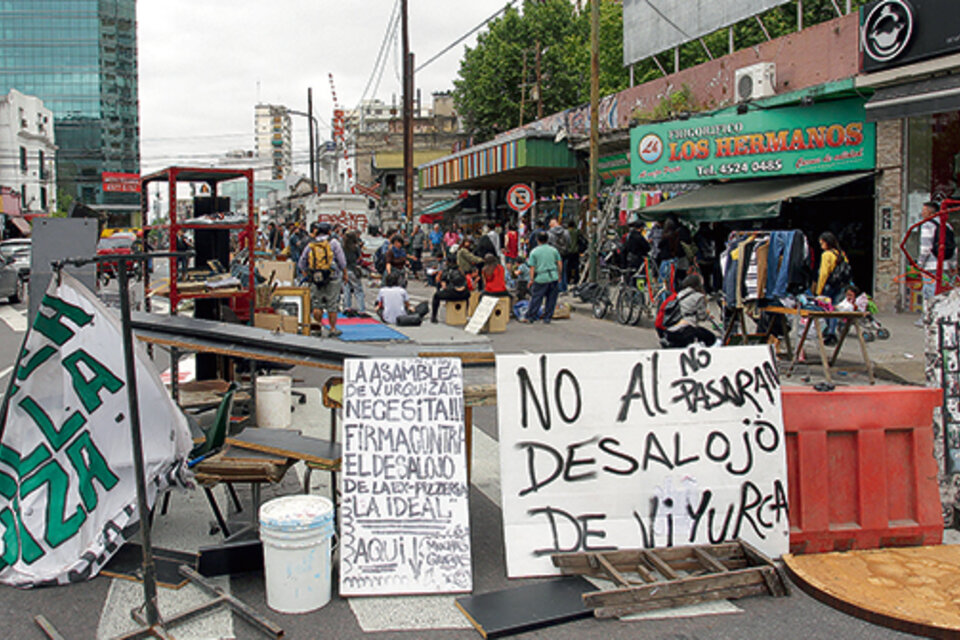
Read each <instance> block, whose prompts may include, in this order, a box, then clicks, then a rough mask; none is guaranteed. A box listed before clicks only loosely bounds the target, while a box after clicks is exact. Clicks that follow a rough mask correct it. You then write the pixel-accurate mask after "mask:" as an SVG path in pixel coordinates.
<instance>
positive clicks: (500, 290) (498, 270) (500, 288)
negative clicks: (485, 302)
mask: <svg viewBox="0 0 960 640" xmlns="http://www.w3.org/2000/svg"><path fill="white" fill-rule="evenodd" d="M482 273H483V293H484V295H490V296H497V297H500V298H502V297H506V296H509V295H510V294H509V293H508V292H507V279H506V272H505V271H504V269H503V265H502V264H500V262H499V261H498V260H497V256H495V255H493V254H492V253H488V254H487V255H485V256H484V257H483V270H482Z"/></svg>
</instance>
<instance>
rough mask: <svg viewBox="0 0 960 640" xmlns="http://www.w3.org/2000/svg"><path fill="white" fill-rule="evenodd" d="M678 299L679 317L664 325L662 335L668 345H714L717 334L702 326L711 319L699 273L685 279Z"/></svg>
mask: <svg viewBox="0 0 960 640" xmlns="http://www.w3.org/2000/svg"><path fill="white" fill-rule="evenodd" d="M676 301H677V304H678V305H679V319H677V320H676V322H674V323H672V324H670V325H668V326H666V327H664V330H663V332H662V333H663V335H661V338H663V339H664V342H665V343H666V346H667V347H670V348H683V347H688V346H690V345H691V344H693V343H694V342H699V343H700V344H702V345H703V346H705V347H712V346H713V345H714V344H715V343H716V341H717V336H716V335H714V333H713V332H712V331H711V330H710V329H707V328H706V327H702V326H700V325H701V323H703V322H706V321H708V320H709V319H710V313H709V312H708V311H707V297H706V296H705V295H704V292H703V280H702V279H701V278H700V276H699V274H696V273H694V274H691V275H689V276H687V277H686V278H684V279H683V281H682V282H681V283H680V292H679V293H677V298H676ZM664 304H668V303H666V302H665V303H664ZM658 333H660V332H659V331H658Z"/></svg>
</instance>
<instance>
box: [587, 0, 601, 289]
mask: <svg viewBox="0 0 960 640" xmlns="http://www.w3.org/2000/svg"><path fill="white" fill-rule="evenodd" d="M599 120H600V0H590V201H589V204H590V208H589V211H588V212H587V230H588V233H589V235H590V282H596V281H597V244H598V242H599V240H600V239H599V238H597V165H598V161H599V155H600V127H599Z"/></svg>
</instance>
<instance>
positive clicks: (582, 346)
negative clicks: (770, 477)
mask: <svg viewBox="0 0 960 640" xmlns="http://www.w3.org/2000/svg"><path fill="white" fill-rule="evenodd" d="M413 293H414V295H415V296H417V295H418V293H419V295H424V294H425V293H426V292H425V291H421V292H418V291H416V290H414V291H413ZM369 296H370V293H369V292H368V297H369ZM25 308H26V307H25V305H23V304H17V305H9V304H6V303H2V304H0V383H2V384H3V385H4V387H5V386H6V384H7V382H9V376H10V375H11V371H12V366H13V363H14V360H15V356H16V354H17V350H18V348H19V346H20V342H21V340H22V338H23V335H24V330H25V329H26V315H25V314H26V312H25ZM441 327H442V325H441ZM445 329H446V330H448V331H449V328H445ZM429 330H430V328H429V327H425V328H423V331H429ZM440 330H441V329H440V328H438V329H437V331H440ZM482 339H486V338H482ZM489 339H490V340H492V344H493V347H494V349H495V350H496V351H497V352H498V353H511V352H512V353H516V352H560V351H583V350H590V351H603V350H619V349H631V348H650V347H654V346H655V345H656V340H655V337H654V335H653V332H652V331H651V330H650V329H649V328H647V329H641V328H636V327H623V326H620V325H617V324H616V323H614V322H610V321H600V320H595V319H594V318H592V317H589V316H588V315H586V314H574V316H573V318H572V319H570V320H567V321H562V322H559V321H558V322H555V323H553V324H552V325H551V326H544V325H532V326H531V325H520V324H518V323H511V324H510V327H509V330H508V331H507V332H506V333H504V334H498V335H494V336H492V337H491V338H489ZM161 364H162V361H161ZM293 375H294V376H295V379H296V382H295V386H296V387H301V388H311V387H319V386H320V385H321V384H322V383H323V381H324V379H325V378H326V376H327V375H328V374H327V373H323V372H319V370H308V369H297V370H294V372H293ZM311 398H312V399H311V401H310V403H309V404H308V405H307V406H306V407H304V409H301V412H302V414H303V415H301V419H302V420H304V421H305V423H304V424H307V426H308V428H307V429H305V432H310V430H311V429H317V431H316V432H317V433H322V432H323V429H329V418H328V410H326V409H323V408H322V407H321V406H320V405H319V404H318V394H317V397H316V398H313V396H311ZM474 429H475V431H474V436H475V448H474V459H473V469H474V473H473V479H472V483H473V487H472V489H471V494H470V511H471V529H472V545H473V547H472V551H473V576H474V590H475V593H484V592H488V591H493V590H497V589H504V588H509V587H512V586H519V585H521V584H524V583H525V581H516V580H510V581H508V580H507V578H506V573H505V568H504V556H503V534H502V520H501V512H500V507H499V502H500V495H499V469H498V459H497V424H496V411H495V408H493V407H490V408H482V409H478V410H476V411H475V412H474ZM315 475H323V474H315ZM299 477H300V476H299V474H298V475H291V474H288V476H287V478H286V479H285V481H284V482H283V483H281V484H280V485H279V486H278V487H276V488H275V489H274V490H273V491H272V492H271V493H270V495H277V494H282V493H294V492H297V491H298V490H299V488H300V484H299ZM316 482H317V485H319V486H318V487H317V489H318V490H319V491H320V492H325V491H328V487H325V486H323V483H324V482H325V480H322V479H320V480H317V481H316ZM198 493H199V492H194V494H198ZM241 497H242V498H244V497H245V496H243V495H241ZM265 497H269V496H265ZM165 518H167V520H164V518H159V519H158V522H157V525H156V527H155V529H156V530H157V537H158V539H159V541H158V542H157V544H159V545H161V546H162V545H163V544H164V543H165V542H166V543H167V545H168V546H171V547H174V548H176V547H177V546H178V545H179V546H181V547H182V548H186V547H188V546H190V545H197V544H212V543H215V542H217V540H218V537H217V536H216V535H210V534H209V533H208V529H209V527H208V523H209V520H210V515H209V512H208V511H206V508H205V504H203V501H202V498H198V497H197V495H193V496H190V495H178V496H176V497H175V498H174V503H173V507H172V509H171V514H168V516H166V517H165ZM194 548H195V547H194ZM336 582H337V580H336V576H334V585H336ZM221 584H223V586H224V587H225V588H228V589H229V591H230V592H231V593H233V594H234V595H236V596H238V597H240V598H241V599H243V600H244V601H245V602H247V603H248V604H249V605H250V606H252V607H253V608H254V609H256V610H257V611H258V612H260V613H261V614H262V615H264V616H266V617H268V618H270V619H271V620H273V621H274V622H276V623H277V624H279V625H280V626H282V627H283V628H284V630H285V637H287V638H344V639H351V638H361V637H375V638H425V639H432V638H454V639H459V638H463V639H472V638H478V637H480V636H479V634H478V633H477V632H476V631H475V630H474V629H473V628H472V627H470V625H469V623H468V622H467V621H466V619H465V618H464V617H463V616H462V615H461V614H460V613H459V612H458V611H457V610H456V609H455V608H454V607H453V599H454V598H453V597H452V596H432V597H416V596H413V597H394V598H354V599H350V600H347V599H344V598H340V597H338V596H337V594H336V589H335V586H334V596H333V599H332V601H331V602H330V603H329V604H328V605H327V606H326V607H324V608H322V609H320V610H318V611H315V612H312V613H308V614H301V615H282V614H279V613H276V612H273V611H271V610H269V609H268V608H267V606H266V600H265V593H264V583H263V576H262V575H261V574H260V573H251V574H245V575H237V576H233V577H231V578H229V579H223V580H222V582H221ZM161 591H163V592H166V591H168V590H166V589H162V590H161ZM139 596H140V592H139V586H138V585H137V584H135V583H131V582H126V581H120V580H113V579H110V578H107V577H102V576H101V577H97V578H95V579H93V580H91V581H89V582H86V583H83V584H77V585H73V586H68V587H56V588H45V589H36V590H27V591H21V590H16V589H13V588H10V587H0V619H2V620H3V632H2V633H0V637H3V638H17V639H31V638H37V639H40V638H43V637H44V636H43V635H42V634H41V632H40V631H39V629H38V628H37V627H36V626H35V625H34V623H33V621H32V620H33V616H34V615H37V614H43V615H44V616H46V617H47V618H48V619H49V620H50V621H51V622H52V623H53V624H54V625H56V626H57V627H58V628H59V630H60V631H61V633H63V635H64V637H66V638H91V639H92V638H105V637H109V636H110V635H111V634H112V633H116V631H117V630H118V629H119V628H123V627H124V625H126V628H129V622H128V612H129V610H130V609H131V608H132V607H134V606H136V604H137V602H138V600H139ZM203 600H205V597H204V596H202V595H199V594H197V593H196V592H193V591H190V590H189V588H188V589H187V590H183V591H181V592H180V593H179V594H167V593H162V594H161V603H164V602H171V603H173V604H172V605H169V606H171V607H172V608H173V609H175V608H182V607H184V606H188V605H192V604H197V603H199V602H201V601H203ZM162 606H163V604H162ZM173 609H167V610H168V611H169V610H173ZM176 637H178V638H238V639H244V640H245V639H248V638H249V639H255V638H261V637H263V636H261V635H260V634H259V633H258V632H257V631H255V630H253V629H252V628H251V627H250V626H249V625H247V624H246V623H245V622H243V621H242V620H241V619H239V618H237V617H236V616H233V617H231V616H229V615H217V616H214V617H213V618H211V619H209V620H207V621H206V623H204V624H201V625H199V626H195V627H192V628H190V629H184V631H183V632H182V633H180V634H177V635H176ZM515 637H517V638H551V639H554V638H555V639H560V640H565V639H571V640H573V639H577V640H579V639H582V638H641V639H646V638H650V639H658V640H663V639H672V640H694V639H708V638H710V639H712V638H717V639H724V638H729V639H731V640H751V639H758V640H759V639H761V638H762V639H766V638H771V637H776V638H780V639H784V640H793V639H796V640H809V639H821V638H822V639H824V640H827V639H829V640H835V639H838V638H849V639H858V638H863V639H867V638H869V639H886V638H901V637H910V636H907V635H904V634H901V633H898V632H895V631H892V630H889V629H886V628H883V627H879V626H876V625H873V624H870V623H867V622H864V621H861V620H859V619H857V618H854V617H851V616H848V615H846V614H844V613H841V612H839V611H836V610H834V609H832V608H830V607H827V606H825V605H823V604H820V603H819V602H817V601H815V600H813V599H812V598H810V597H808V596H807V595H805V594H803V593H802V592H801V591H800V590H799V589H797V588H794V589H793V590H792V595H791V596H790V597H788V598H770V597H754V598H747V599H743V600H738V601H735V602H732V603H728V602H721V603H718V604H716V605H712V606H708V607H702V608H701V609H699V610H695V611H670V612H661V613H659V614H656V615H650V616H646V617H644V618H642V619H635V620H630V621H610V620H594V619H587V620H583V621H579V622H575V623H570V624H566V625H563V626H559V627H553V628H550V629H546V630H541V631H534V632H529V633H526V634H522V635H519V636H515Z"/></svg>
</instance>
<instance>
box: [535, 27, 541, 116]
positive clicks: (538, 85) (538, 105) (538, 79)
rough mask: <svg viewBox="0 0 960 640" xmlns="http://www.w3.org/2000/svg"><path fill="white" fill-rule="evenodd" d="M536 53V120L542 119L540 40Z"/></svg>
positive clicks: (537, 42) (537, 43)
mask: <svg viewBox="0 0 960 640" xmlns="http://www.w3.org/2000/svg"><path fill="white" fill-rule="evenodd" d="M536 45H537V53H536V58H535V59H536V65H537V120H541V119H543V87H542V86H541V84H540V82H541V80H542V78H541V75H540V40H537V41H536Z"/></svg>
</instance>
